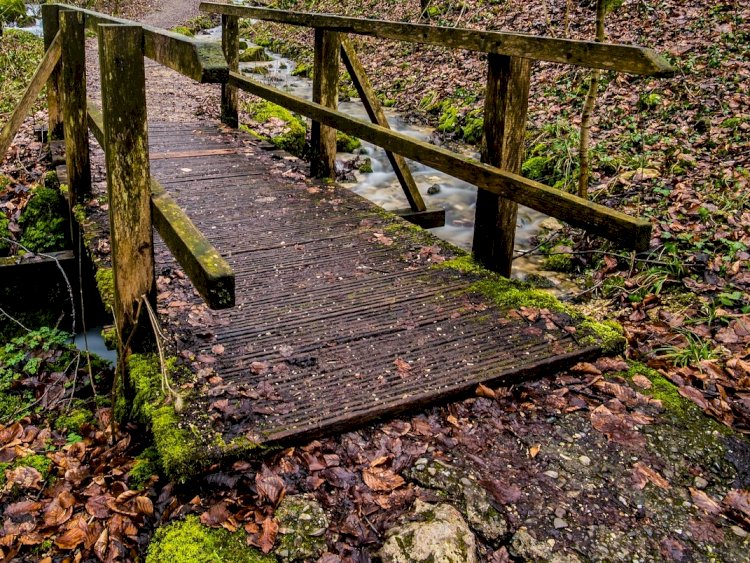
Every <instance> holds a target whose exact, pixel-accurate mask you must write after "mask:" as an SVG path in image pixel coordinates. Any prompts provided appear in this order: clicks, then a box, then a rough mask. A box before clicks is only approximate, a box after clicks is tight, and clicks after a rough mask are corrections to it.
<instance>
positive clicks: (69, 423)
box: [55, 408, 94, 433]
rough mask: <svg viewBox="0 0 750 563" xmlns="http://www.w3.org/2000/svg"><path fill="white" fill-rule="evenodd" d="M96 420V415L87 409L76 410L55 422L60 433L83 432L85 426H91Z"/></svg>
mask: <svg viewBox="0 0 750 563" xmlns="http://www.w3.org/2000/svg"><path fill="white" fill-rule="evenodd" d="M93 420H94V414H93V413H92V412H91V411H90V410H88V409H85V408H76V409H73V410H71V411H70V412H69V413H68V414H66V415H63V416H60V417H59V418H58V419H57V420H55V430H57V431H59V432H76V433H80V432H81V427H82V426H83V425H84V424H89V423H91V422H92V421H93Z"/></svg>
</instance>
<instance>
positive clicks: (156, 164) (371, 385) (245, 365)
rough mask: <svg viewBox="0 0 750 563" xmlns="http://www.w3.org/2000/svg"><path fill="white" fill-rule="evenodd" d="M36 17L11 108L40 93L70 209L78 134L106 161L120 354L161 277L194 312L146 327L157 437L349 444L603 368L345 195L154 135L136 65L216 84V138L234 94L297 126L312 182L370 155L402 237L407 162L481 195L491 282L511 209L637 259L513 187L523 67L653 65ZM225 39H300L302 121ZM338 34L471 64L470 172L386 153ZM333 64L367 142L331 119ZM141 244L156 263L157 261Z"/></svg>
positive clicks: (486, 47) (581, 341) (598, 47)
mask: <svg viewBox="0 0 750 563" xmlns="http://www.w3.org/2000/svg"><path fill="white" fill-rule="evenodd" d="M42 9H43V17H44V32H45V42H46V45H47V47H48V51H47V55H46V56H45V61H44V62H43V64H42V65H41V67H40V69H39V72H38V75H37V78H36V79H35V81H34V84H32V87H31V88H30V92H29V96H28V97H29V98H33V96H34V95H35V92H34V88H37V90H36V92H38V90H39V89H40V88H41V85H42V84H44V83H45V82H46V83H47V86H48V101H49V113H50V134H51V135H52V137H53V138H59V137H61V136H64V139H65V147H66V162H67V174H68V179H69V183H70V195H71V203H72V204H73V205H75V204H76V203H78V202H85V201H86V199H87V197H88V194H89V192H90V189H91V178H90V170H89V169H90V164H89V134H88V133H89V131H91V133H93V136H94V137H95V139H96V140H97V142H98V143H99V144H100V145H101V147H102V148H103V149H104V152H105V154H106V168H107V188H108V200H109V201H108V203H109V230H110V237H111V249H112V252H111V266H112V270H113V274H114V288H115V303H114V317H115V320H116V326H117V329H118V332H119V334H120V335H122V336H121V340H122V342H123V343H124V344H123V347H124V349H122V350H120V353H121V355H122V356H125V355H127V354H129V353H130V352H131V349H137V348H138V347H142V346H144V345H147V343H146V342H144V341H145V340H148V339H149V336H150V335H152V333H151V330H150V329H148V330H144V331H143V335H145V336H143V338H140V339H139V338H130V337H129V336H130V335H131V334H134V333H136V334H137V333H138V331H137V330H136V327H138V328H139V330H140V329H144V327H147V325H148V323H147V322H146V321H144V319H143V315H144V314H145V309H146V307H143V305H144V300H146V301H148V302H149V303H152V304H156V285H157V284H156V281H155V280H156V278H157V276H158V275H159V274H160V273H162V272H164V271H167V270H168V269H171V268H176V267H177V264H175V261H176V262H177V263H178V264H179V266H180V267H181V268H182V269H183V270H184V272H185V273H186V275H187V276H188V278H189V280H190V281H191V282H192V284H193V286H194V288H195V290H196V291H197V293H194V294H193V293H191V294H190V295H189V297H188V298H187V301H186V304H187V305H188V306H189V308H190V311H191V316H190V317H189V318H182V317H179V315H177V316H175V315H171V314H170V308H169V306H168V303H161V302H160V303H159V305H160V306H161V311H162V314H161V315H160V322H161V323H162V325H163V327H164V330H165V332H166V339H167V341H168V344H169V346H168V348H169V349H171V350H172V352H173V353H178V352H182V357H183V358H184V359H185V360H184V361H185V363H186V365H189V366H190V367H191V368H192V372H193V373H192V376H191V377H192V379H191V380H190V381H189V382H188V383H187V384H186V385H185V386H184V387H189V388H192V389H193V392H192V394H191V395H190V397H189V400H188V401H187V405H186V406H185V408H184V409H181V412H180V413H178V414H175V413H173V418H169V417H168V419H169V420H171V421H172V422H171V423H170V424H172V425H173V426H174V428H173V430H174V431H175V432H181V433H182V434H180V435H182V436H186V437H188V438H189V436H191V435H197V434H200V435H201V436H202V440H203V444H204V446H206V447H205V451H207V452H209V453H211V454H212V455H213V457H214V458H215V457H217V456H220V455H227V454H238V453H239V452H241V451H243V450H246V449H250V448H253V447H257V445H258V444H274V443H287V442H293V441H299V440H302V439H307V438H310V437H312V436H316V435H320V434H323V433H330V432H334V431H339V430H344V429H348V428H351V427H352V426H353V425H356V424H362V423H364V422H366V421H369V420H373V419H375V418H377V417H381V416H384V415H388V414H393V413H397V412H403V411H406V410H410V409H415V408H417V407H420V406H423V405H427V404H431V403H435V402H436V401H444V400H447V399H449V398H453V397H459V396H461V395H467V394H471V393H473V392H474V389H475V388H476V386H477V384H478V383H481V382H484V383H489V382H505V383H507V382H511V381H514V380H518V379H520V378H526V377H530V376H532V375H538V374H544V373H552V372H554V371H555V370H559V369H562V368H565V367H566V366H569V365H571V364H572V363H574V362H576V361H579V360H581V359H584V358H590V357H592V356H595V355H596V354H599V353H600V352H601V348H602V342H601V340H600V338H599V337H598V336H597V335H596V334H594V333H592V332H591V331H590V330H589V329H588V327H589V323H587V322H586V321H584V320H583V319H581V318H574V317H571V316H570V315H569V314H567V313H565V312H560V311H549V310H547V308H544V307H542V308H541V310H540V309H539V308H536V309H535V308H533V307H530V308H527V309H522V310H521V312H519V311H518V310H516V309H519V308H520V306H522V305H528V304H529V303H528V302H527V301H525V298H524V296H523V294H522V293H521V292H519V290H518V289H517V288H516V287H515V286H513V285H512V284H511V283H510V282H505V281H503V279H502V278H500V277H499V276H495V277H493V276H491V275H489V276H488V275H487V274H486V273H485V274H482V273H481V272H479V268H477V267H474V266H471V267H468V268H467V267H466V266H467V264H469V261H468V259H466V258H462V259H459V260H455V259H456V258H457V257H458V256H460V254H461V253H460V251H457V250H456V249H453V248H452V247H450V245H447V244H444V243H441V242H439V241H437V239H434V237H432V236H431V235H429V234H428V233H427V232H426V231H421V232H419V229H416V228H414V227H411V228H409V227H408V226H407V225H408V224H407V223H405V222H404V220H403V219H400V218H398V217H397V216H395V215H392V214H389V213H385V212H383V211H382V210H380V209H378V208H377V207H376V206H374V205H373V204H371V203H369V202H367V201H365V200H364V199H362V198H360V197H359V196H356V195H354V194H352V193H351V192H349V191H347V190H345V189H342V188H340V187H338V186H336V185H331V184H325V183H318V184H315V183H310V182H308V181H301V180H294V179H289V178H287V177H285V176H283V175H282V174H278V173H277V171H275V170H273V169H272V165H271V164H270V163H271V162H272V161H271V159H270V158H269V157H268V155H263V154H261V153H262V152H263V151H261V150H259V149H258V148H257V147H256V146H255V145H253V143H248V142H247V139H248V137H243V135H242V134H241V133H238V132H237V131H236V130H235V131H232V130H231V129H230V130H228V129H227V127H226V126H219V124H206V123H202V124H195V123H192V124H191V123H185V124H175V123H149V122H148V120H147V115H146V103H145V75H144V56H145V57H149V58H151V59H153V60H154V61H156V62H158V63H161V64H163V65H165V66H167V67H169V68H172V69H174V70H176V71H178V72H180V73H182V74H184V75H186V76H188V77H190V78H192V79H194V80H196V81H198V82H204V83H221V84H222V120H223V121H224V122H225V123H226V124H229V125H231V126H234V127H236V126H237V105H238V101H237V100H238V90H244V91H246V92H250V93H252V94H254V95H257V96H260V97H262V98H265V99H267V100H270V101H272V102H274V103H277V104H280V105H282V106H284V107H286V108H289V109H290V110H292V111H294V112H296V113H299V114H301V115H303V116H306V117H308V118H310V119H311V120H312V139H311V147H312V153H313V158H312V161H311V171H312V173H313V174H314V175H316V176H329V175H331V173H332V171H333V169H334V157H335V130H336V129H339V130H342V131H345V132H347V133H349V134H352V135H354V136H356V137H359V138H361V139H365V140H367V141H369V142H372V143H374V144H377V145H379V146H381V147H383V148H385V149H386V150H387V151H389V152H388V154H389V158H390V159H391V162H392V164H393V166H394V169H395V170H396V172H397V175H398V176H399V179H400V180H401V183H402V185H403V187H404V193H405V196H406V201H407V202H408V203H409V210H407V211H406V212H404V214H405V215H407V216H408V217H407V218H408V219H409V220H410V221H412V222H416V223H421V224H425V225H434V224H435V223H436V222H437V223H439V222H440V221H441V220H442V218H441V214H440V212H439V211H435V210H428V209H426V207H425V204H424V201H423V200H422V197H421V196H420V194H419V190H418V189H417V186H416V184H415V183H414V181H413V179H412V178H411V176H410V174H409V171H408V167H407V166H406V164H405V161H404V157H406V158H409V159H412V160H416V161H418V162H422V163H424V164H427V165H429V166H432V167H434V168H436V169H439V170H442V171H444V172H447V173H449V174H452V175H454V176H456V177H458V178H461V179H463V180H466V181H469V182H472V183H474V184H476V185H477V186H478V187H479V199H478V202H477V212H476V214H477V218H476V228H475V237H474V256H475V258H476V259H478V261H480V262H482V263H484V264H485V265H486V266H488V267H489V268H490V269H493V270H496V271H499V272H500V273H501V274H503V275H508V274H509V273H510V264H511V257H512V254H511V253H512V248H513V234H514V229H515V221H516V219H515V217H516V205H517V203H522V204H524V205H527V206H529V207H532V208H535V209H537V210H540V211H542V212H545V213H547V214H549V215H552V216H554V217H557V218H559V219H562V220H564V221H566V222H568V223H570V224H572V225H576V226H580V227H583V228H585V229H587V230H588V231H590V232H592V233H595V234H598V235H601V236H604V237H606V238H608V239H610V240H614V241H616V242H618V243H619V244H621V245H622V246H625V247H628V248H632V249H636V250H642V249H644V248H646V247H647V245H648V241H649V233H650V225H649V224H648V223H647V222H645V221H643V220H640V219H636V218H631V217H628V216H626V215H624V214H622V213H619V212H616V211H613V210H611V209H608V208H605V207H602V206H600V205H597V204H594V203H590V202H588V201H585V200H583V199H580V198H578V197H576V196H573V195H569V194H566V193H562V192H560V191H558V190H554V189H552V188H550V187H548V186H544V185H542V184H539V183H536V182H533V181H530V180H527V179H525V178H523V177H521V176H520V175H518V172H519V170H520V165H521V162H522V155H523V140H524V135H525V121H526V107H527V100H528V91H529V80H530V74H531V65H532V62H533V61H534V60H544V61H553V62H558V63H560V62H561V63H568V64H574V65H581V66H587V67H593V68H601V69H608V70H617V71H622V72H628V73H633V74H641V75H652V76H653V75H665V74H668V73H669V72H670V69H669V67H668V65H667V64H666V63H665V62H664V61H663V60H662V59H660V58H659V57H658V56H656V55H655V54H654V53H653V52H651V51H650V50H648V49H643V48H639V47H632V46H624V45H611V44H599V43H590V42H583V41H570V40H560V39H550V38H543V37H534V36H529V35H522V34H512V33H501V32H494V31H492V32H490V31H475V30H468V29H447V28H441V27H434V26H427V25H419V24H407V23H396V22H387V21H375V20H366V19H358V18H348V17H341V16H332V15H322V14H305V13H290V12H285V11H279V10H271V9H266V8H259V7H246V6H238V5H230V4H215V3H204V4H202V5H201V9H202V10H203V11H206V12H211V13H219V14H221V17H222V30H223V34H222V43H221V45H218V44H210V43H205V42H199V41H196V40H193V39H190V38H186V37H183V36H180V35H177V34H174V33H171V32H168V31H164V30H160V29H155V28H151V27H148V26H145V25H140V24H137V23H134V22H129V21H125V20H120V19H117V18H113V17H110V16H106V15H103V14H99V13H95V12H91V11H87V10H83V9H79V8H75V7H71V6H64V5H58V4H45V5H43V6H42ZM239 18H254V19H260V20H267V21H274V22H278V23H285V24H290V25H297V26H306V27H310V28H312V29H313V30H314V34H315V64H314V100H313V101H312V102H309V101H305V100H302V99H298V98H295V97H293V96H291V95H289V94H287V93H284V92H282V91H280V90H277V89H275V88H272V87H270V86H266V85H263V84H261V83H259V82H257V81H254V80H252V79H250V78H247V77H246V76H244V75H242V74H240V73H239V72H238V21H239ZM85 28H88V29H90V30H92V31H95V32H96V33H97V36H98V43H99V54H100V67H101V87H102V88H101V89H102V99H101V100H100V101H99V100H95V101H92V100H87V96H86V90H85V84H86V80H85V61H84V31H85ZM347 34H359V35H367V36H371V37H377V38H383V39H390V40H396V41H409V42H415V43H422V44H428V45H441V46H445V47H449V48H456V49H470V50H474V51H480V52H484V53H486V54H487V64H488V74H487V90H486V92H487V95H486V103H485V142H484V149H483V156H482V160H483V162H481V163H480V162H476V161H474V160H472V159H469V158H466V157H464V156H461V155H459V154H456V153H453V152H450V151H448V150H445V149H443V148H439V147H436V146H433V145H430V144H428V143H423V142H419V141H416V140H413V139H411V138H409V137H406V136H404V135H402V134H399V133H396V132H393V131H391V130H390V129H389V128H388V124H387V121H386V120H385V117H384V115H383V112H382V110H381V109H380V106H379V104H378V102H377V98H376V97H375V96H374V95H373V93H372V90H371V88H370V86H369V83H368V81H367V77H366V76H365V74H364V71H363V70H362V66H361V65H360V63H359V61H358V59H357V56H356V53H355V51H354V48H353V46H352V43H351V42H350V41H349V40H348V38H347V37H346V35H347ZM341 59H343V63H344V64H345V66H346V67H347V69H348V72H349V74H350V76H351V77H352V79H353V80H354V82H355V85H356V86H357V88H358V90H359V92H360V96H361V98H362V100H363V102H364V103H365V106H366V108H367V110H368V113H369V114H370V117H371V118H372V122H373V123H366V122H364V121H359V120H356V119H353V118H351V117H349V116H347V115H345V114H342V113H340V112H338V111H337V109H336V106H337V93H336V92H337V84H338V73H339V65H340V60H341ZM58 61H61V64H57V63H58ZM99 107H101V110H100V109H98V108H99ZM16 121H17V119H16ZM11 125H12V124H11ZM228 131H229V132H228ZM6 133H7V132H6ZM6 133H4V136H7V135H6ZM3 138H4V137H0V140H2V139H3ZM183 210H184V211H183ZM154 229H155V230H156V231H157V232H158V233H159V235H160V237H161V239H162V240H163V241H164V244H162V243H161V242H159V241H158V240H157V242H156V243H154V235H153V230H154ZM446 263H447V264H449V265H450V264H457V263H458V264H460V265H461V266H462V267H458V268H451V267H445V264H446ZM441 265H442V267H439V266H441ZM436 266H438V267H436ZM467 269H468V270H470V271H468V272H467V271H466V270H467ZM163 290H164V288H161V287H160V288H159V291H162V292H163ZM204 302H205V304H204ZM547 304H548V303H547V301H543V305H547ZM206 305H207V306H208V307H210V308H211V309H212V310H209V309H208V308H207V307H206ZM186 346H187V347H190V350H189V351H188V353H185V347H186ZM170 408H171V407H170ZM178 410H180V409H178ZM162 422H163V421H162ZM162 422H160V423H159V424H162ZM154 424H155V425H156V424H157V422H156V421H155V422H154ZM196 429H197V430H199V432H196ZM186 439H187V438H186ZM158 443H159V439H158V437H157V445H158ZM217 444H219V445H217ZM196 447H198V446H196ZM197 451H198V450H195V451H193V453H192V454H190V455H193V454H196V452H197ZM196 455H197V454H196ZM209 457H211V456H209ZM175 463H177V464H178V465H179V463H178V462H175Z"/></svg>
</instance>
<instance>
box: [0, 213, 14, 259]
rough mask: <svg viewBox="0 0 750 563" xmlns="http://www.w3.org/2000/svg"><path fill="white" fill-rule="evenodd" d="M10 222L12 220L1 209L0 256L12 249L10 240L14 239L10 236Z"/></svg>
mask: <svg viewBox="0 0 750 563" xmlns="http://www.w3.org/2000/svg"><path fill="white" fill-rule="evenodd" d="M9 224H10V221H9V220H8V218H7V217H6V216H5V213H3V212H1V211H0V256H3V255H5V254H7V253H8V250H10V242H8V241H9V240H12V239H11V237H10V230H9V229H8V225H9Z"/></svg>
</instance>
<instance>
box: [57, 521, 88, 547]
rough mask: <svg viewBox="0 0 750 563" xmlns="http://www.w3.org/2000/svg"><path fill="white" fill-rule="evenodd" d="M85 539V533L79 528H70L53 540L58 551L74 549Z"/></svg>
mask: <svg viewBox="0 0 750 563" xmlns="http://www.w3.org/2000/svg"><path fill="white" fill-rule="evenodd" d="M85 539H86V532H84V531H83V530H82V529H81V528H79V527H77V526H76V527H74V528H70V529H69V530H68V531H66V532H65V533H63V534H62V535H61V536H57V538H55V545H56V546H57V547H59V548H60V549H75V548H76V547H78V546H79V545H80V544H82V543H83V541H84V540H85Z"/></svg>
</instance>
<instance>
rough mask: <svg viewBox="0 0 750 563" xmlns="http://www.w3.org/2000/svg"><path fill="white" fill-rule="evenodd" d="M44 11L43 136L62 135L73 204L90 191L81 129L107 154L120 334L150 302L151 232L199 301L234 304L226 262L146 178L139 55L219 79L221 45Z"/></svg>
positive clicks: (77, 12)
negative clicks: (90, 82)
mask: <svg viewBox="0 0 750 563" xmlns="http://www.w3.org/2000/svg"><path fill="white" fill-rule="evenodd" d="M42 17H43V23H44V38H45V44H46V46H50V45H52V44H53V43H54V41H58V42H59V43H60V44H61V56H60V65H59V66H58V67H57V69H56V70H55V71H54V72H53V73H52V75H51V77H50V79H49V81H48V84H47V89H48V104H49V119H50V128H49V130H50V136H51V138H53V139H55V138H57V139H59V138H60V137H61V136H64V138H65V158H66V165H67V172H68V182H69V187H70V194H69V195H70V203H71V205H75V204H77V203H79V202H81V201H83V198H84V196H85V195H86V194H88V193H89V192H90V190H91V167H90V162H89V140H88V139H89V135H88V133H89V130H90V131H91V132H92V134H93V136H94V137H95V138H96V140H97V142H98V143H99V145H100V146H101V147H102V148H103V149H104V153H105V158H106V169H107V195H108V203H109V227H110V240H111V260H112V271H113V277H114V289H115V292H114V293H115V295H114V297H115V303H114V309H115V310H114V316H115V321H116V325H117V329H118V331H119V333H120V334H121V335H125V336H124V337H123V338H125V337H127V335H128V334H130V333H131V332H132V330H133V329H134V328H136V327H138V326H139V319H138V318H136V317H137V316H138V314H139V313H138V311H141V314H145V309H143V308H142V307H140V306H139V304H140V303H141V300H142V298H143V296H146V297H147V298H148V299H149V300H150V301H151V302H153V301H154V300H155V287H156V284H155V277H154V241H153V229H154V228H155V229H156V230H157V232H158V233H159V234H160V235H161V237H162V239H163V240H164V242H165V243H166V245H167V247H168V248H169V249H170V251H171V252H172V254H173V255H174V256H175V258H176V259H177V261H178V262H179V264H180V265H181V266H182V267H183V269H184V270H185V273H186V274H187V276H188V277H189V278H190V280H191V281H192V283H193V285H194V287H195V288H196V290H197V291H198V293H199V294H200V295H201V296H202V297H203V299H204V300H205V301H206V303H207V304H208V305H209V306H210V307H212V308H226V307H232V306H233V305H234V286H235V279H234V272H233V271H232V269H231V267H230V266H229V264H228V263H227V262H226V261H225V260H224V259H223V258H222V256H221V255H220V254H219V253H218V251H217V250H216V249H215V248H214V247H213V246H212V245H211V244H210V243H209V242H208V240H207V239H206V238H205V237H204V236H203V235H202V234H201V233H200V231H199V230H198V229H197V228H196V227H195V225H194V224H193V222H192V221H191V220H190V219H189V218H188V216H187V215H186V214H185V213H184V211H182V209H180V207H179V206H178V205H177V204H176V202H175V201H174V200H173V199H172V198H171V197H170V196H169V195H168V194H167V193H166V191H165V190H164V188H163V187H162V186H161V185H160V184H159V183H158V182H157V181H156V180H155V179H154V178H152V177H151V173H150V166H149V148H148V124H147V120H146V88H145V66H144V56H146V57H150V58H152V59H153V60H155V61H157V62H158V63H160V64H163V65H164V66H167V67H169V68H172V69H174V70H177V71H178V72H180V73H182V74H184V75H186V76H188V77H190V78H192V79H194V80H197V81H200V82H226V80H227V78H228V73H227V65H226V63H225V61H224V56H223V53H222V52H221V48H220V47H218V46H217V45H215V44H210V43H204V42H198V41H194V40H191V39H189V38H186V37H184V36H182V35H178V34H175V33H171V32H168V31H165V30H160V29H156V28H152V27H148V26H142V25H140V24H138V23H135V22H130V21H128V20H122V19H119V18H113V17H110V16H106V15H104V14H99V13H96V12H91V11H89V10H84V9H81V8H77V7H73V6H66V5H61V4H44V5H43V6H42ZM86 28H88V29H90V30H94V31H96V33H97V37H98V46H99V63H100V70H101V89H102V96H101V108H102V109H101V111H100V110H99V109H98V108H97V107H96V104H94V103H93V102H92V100H90V99H88V98H87V93H86V60H85V30H86ZM58 34H59V39H57V40H55V37H57V36H58ZM146 325H147V323H143V322H141V323H140V326H141V327H142V328H146Z"/></svg>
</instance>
